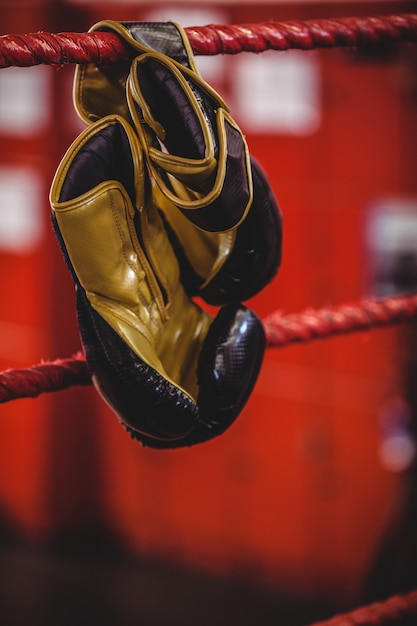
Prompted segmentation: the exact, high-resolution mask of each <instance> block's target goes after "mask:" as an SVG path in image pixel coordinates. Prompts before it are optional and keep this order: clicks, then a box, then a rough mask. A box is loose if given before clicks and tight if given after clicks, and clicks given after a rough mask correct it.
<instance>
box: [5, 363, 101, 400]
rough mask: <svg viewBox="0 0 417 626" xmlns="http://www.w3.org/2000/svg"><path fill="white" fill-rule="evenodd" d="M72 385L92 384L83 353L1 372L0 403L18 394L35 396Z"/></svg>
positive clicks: (28, 396) (23, 396)
mask: <svg viewBox="0 0 417 626" xmlns="http://www.w3.org/2000/svg"><path fill="white" fill-rule="evenodd" d="M73 385H91V378H90V375H89V373H88V370H87V365H86V362H85V359H84V356H83V355H82V354H81V353H78V354H76V355H74V356H73V357H72V358H68V359H57V360H56V361H49V362H43V363H40V364H39V365H35V366H33V367H28V368H26V369H10V370H6V371H4V372H1V373H0V403H4V402H9V401H10V400H17V399H18V398H36V397H37V396H39V395H40V394H41V393H47V392H50V391H61V390H62V389H67V388H68V387H72V386H73Z"/></svg>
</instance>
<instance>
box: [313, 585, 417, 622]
mask: <svg viewBox="0 0 417 626" xmlns="http://www.w3.org/2000/svg"><path fill="white" fill-rule="evenodd" d="M416 623H417V590H414V591H411V592H409V593H405V594H398V595H395V596H392V597H391V598H388V600H385V601H383V602H374V603H373V604H370V605H368V606H364V607H361V608H359V609H355V610H354V611H352V612H351V613H345V614H344V615H337V616H336V617H332V618H331V619H328V620H325V621H321V622H316V623H315V624H313V625H312V626H393V625H394V624H398V625H400V624H401V625H402V626H406V625H409V626H411V625H412V624H416Z"/></svg>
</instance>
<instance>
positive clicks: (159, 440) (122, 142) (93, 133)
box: [51, 115, 265, 447]
mask: <svg viewBox="0 0 417 626" xmlns="http://www.w3.org/2000/svg"><path fill="white" fill-rule="evenodd" d="M51 206H52V208H53V221H54V225H55V228H56V232H57V236H58V239H59V241H60V243H61V246H62V249H63V252H64V255H65V258H66V260H67V263H68V265H69V267H70V269H71V271H72V273H73V276H74V279H75V282H76V290H77V314H78V323H79V329H80V335H81V339H82V343H83V347H84V350H85V353H86V358H87V363H88V366H89V368H90V371H91V374H92V378H93V382H94V384H95V385H96V387H97V389H98V390H99V392H100V393H101V394H102V396H103V397H104V398H105V399H106V401H107V402H108V403H109V405H110V406H111V407H112V408H113V410H114V411H115V412H116V414H117V415H118V417H119V419H120V420H121V421H122V423H123V424H124V425H125V426H126V428H127V429H128V430H129V431H130V432H131V433H132V435H133V436H134V437H135V438H137V439H139V440H141V441H142V442H143V443H145V444H148V445H153V446H155V447H175V446H180V445H192V444H193V443H198V442H200V441H204V440H206V439H210V438H212V437H214V436H216V435H218V434H220V433H221V432H223V431H224V430H225V429H226V428H227V427H228V426H230V424H231V423H232V422H233V421H234V419H235V418H236V417H237V415H238V414H239V412H240V411H241V409H242V408H243V406H244V404H245V402H246V400H247V398H248V397H249V394H250V392H251V390H252V388H253V385H254V383H255V381H256V377H257V374H258V372H259V368H260V366H261V362H262V357H263V353H264V348H265V338H264V331H263V327H262V324H261V322H260V321H259V320H258V318H257V317H256V316H255V314H254V313H252V312H251V311H250V310H249V309H247V308H246V307H243V306H242V305H240V304H236V305H230V306H228V307H224V308H223V309H221V310H220V312H219V313H218V315H217V317H216V318H213V317H212V316H211V315H210V314H209V313H207V312H205V311H203V310H202V309H201V308H200V307H199V306H197V304H195V303H194V302H193V301H192V300H191V299H190V297H189V296H188V294H187V293H186V291H185V290H184V287H183V285H182V284H181V282H180V271H179V265H178V261H177V258H176V256H175V254H174V251H173V248H172V246H171V244H170V242H169V239H168V236H167V234H166V231H165V228H164V225H163V222H162V218H161V215H160V212H159V209H158V206H157V204H156V201H155V198H154V195H153V192H152V187H151V185H150V182H149V180H148V179H147V177H145V176H144V168H143V162H142V151H141V147H140V144H139V142H138V140H137V136H136V134H135V133H134V131H133V129H132V127H131V126H130V125H129V124H128V123H127V122H126V121H125V120H124V119H123V118H120V117H118V116H116V115H114V116H109V117H106V118H103V119H102V120H100V121H98V122H96V123H95V124H94V125H92V126H90V127H89V128H88V129H87V130H86V131H84V133H82V134H81V135H80V137H79V138H78V139H77V140H76V141H75V142H74V144H73V145H72V146H71V148H70V149H69V150H68V151H67V154H66V155H65V156H64V158H63V160H62V162H61V164H60V166H59V168H58V170H57V173H56V175H55V178H54V181H53V184H52V188H51Z"/></svg>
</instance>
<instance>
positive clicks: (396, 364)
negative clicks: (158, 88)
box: [0, 1, 417, 604]
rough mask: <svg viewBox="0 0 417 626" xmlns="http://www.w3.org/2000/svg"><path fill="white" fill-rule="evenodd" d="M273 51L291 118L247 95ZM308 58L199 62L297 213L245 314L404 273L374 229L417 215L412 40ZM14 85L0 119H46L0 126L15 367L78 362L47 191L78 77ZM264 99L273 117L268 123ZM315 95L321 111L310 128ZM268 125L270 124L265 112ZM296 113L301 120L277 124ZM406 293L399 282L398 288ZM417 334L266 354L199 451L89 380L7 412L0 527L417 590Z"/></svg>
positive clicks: (298, 577)
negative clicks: (130, 422) (158, 447)
mask: <svg viewBox="0 0 417 626" xmlns="http://www.w3.org/2000/svg"><path fill="white" fill-rule="evenodd" d="M23 4H25V7H24V10H23V9H22V7H23ZM20 5H22V7H21V6H20ZM416 6H417V5H416V3H415V2H361V3H356V2H326V3H321V4H319V3H317V4H316V3H314V2H305V3H303V2H301V3H298V2H287V3H262V2H261V3H256V4H254V3H253V4H252V3H232V2H230V3H226V2H225V3H221V4H219V3H214V4H210V3H203V2H201V3H199V4H198V9H196V7H195V6H194V7H193V9H192V10H190V8H189V5H188V3H182V4H181V3H179V4H178V5H173V4H168V3H146V2H142V3H140V7H139V6H135V5H134V4H133V3H125V4H124V3H123V2H121V3H117V4H116V3H115V4H114V5H112V4H105V3H104V4H103V3H98V2H93V1H92V2H90V3H87V2H81V1H78V2H72V3H70V2H67V3H66V2H52V1H51V2H34V1H33V2H31V3H21V2H19V1H16V2H14V3H8V4H7V3H0V15H1V28H2V31H3V33H25V32H34V31H37V30H46V31H47V30H50V31H52V32H60V31H80V32H82V31H85V30H87V29H88V28H89V27H90V26H92V24H94V23H95V22H96V21H98V20H100V19H106V18H111V19H116V20H150V19H161V20H162V19H176V21H179V22H180V23H183V25H185V26H186V25H191V24H192V23H193V22H192V21H191V22H190V20H193V19H194V20H205V21H204V22H202V21H199V22H198V24H197V22H195V21H194V24H195V25H203V23H209V21H216V18H217V17H218V16H220V18H221V19H222V20H223V21H225V22H228V23H231V24H233V23H235V24H238V23H245V22H258V21H262V20H267V19H274V20H287V19H309V18H319V17H332V16H346V15H376V14H383V13H385V14H387V13H394V12H395V13H397V12H415V10H416ZM199 9H201V12H200V13H199V12H198V11H199ZM204 11H206V13H204ZM177 15H178V17H176V16H177ZM212 17H213V19H212ZM185 20H188V23H184V21H185ZM271 54H273V55H274V57H273V58H274V61H273V63H274V64H275V63H276V67H277V68H278V66H279V59H278V57H279V56H280V55H281V56H283V55H284V54H285V62H284V65H285V63H286V65H285V67H284V66H282V67H283V69H282V72H284V73H281V74H277V76H278V78H277V83H273V82H271V83H270V84H269V85H268V84H266V86H265V85H264V87H265V93H266V94H268V88H270V90H271V98H275V97H276V98H277V99H278V98H281V100H280V101H279V103H278V100H277V109H276V118H275V119H274V110H273V107H271V106H269V107H267V106H266V105H265V106H264V108H262V107H263V105H262V102H259V98H256V95H255V94H254V93H252V95H251V88H250V85H251V84H252V81H255V84H256V85H257V88H259V89H260V88H261V87H260V86H259V84H258V82H257V81H258V78H259V75H258V72H261V73H262V72H263V73H264V74H265V76H268V75H269V74H268V72H274V71H275V70H274V69H273V67H272V65H271V63H270V59H271ZM291 54H292V55H293V56H291V55H289V54H287V53H278V52H274V53H268V57H266V56H265V59H266V58H268V61H262V59H261V56H262V55H258V56H257V57H256V59H257V61H256V62H257V63H259V65H257V66H253V65H252V61H249V62H248V59H249V57H250V55H248V54H247V53H243V54H241V55H236V56H235V57H218V58H217V59H216V61H215V62H214V65H213V64H212V66H209V65H207V67H206V66H205V65H202V71H203V73H204V71H206V72H208V74H207V76H208V77H209V78H208V80H209V82H211V84H212V85H213V86H214V87H215V88H217V89H218V90H219V91H220V92H221V93H222V94H223V95H224V97H225V98H226V100H227V101H228V102H229V103H230V106H231V111H232V114H233V115H234V117H235V118H236V119H237V120H238V121H239V122H240V123H241V126H242V128H243V130H244V132H245V133H246V135H247V139H248V143H249V147H250V150H251V152H252V153H253V155H254V156H255V157H256V158H257V159H258V160H259V161H260V163H261V164H262V165H263V167H264V168H265V170H266V171H267V173H268V176H269V178H270V181H271V184H272V186H273V188H274V190H275V193H276V196H277V199H278V201H279V204H280V206H281V209H282V212H283V215H284V225H285V230H284V249H283V264H282V268H281V271H280V273H279V275H278V276H277V278H276V279H275V280H274V281H273V283H272V284H271V285H270V286H268V287H267V288H266V289H265V290H264V291H263V292H262V293H261V294H260V295H259V296H257V297H256V298H254V299H253V300H252V301H250V303H249V304H250V306H251V307H252V308H253V309H254V310H255V311H257V312H258V314H259V315H260V316H261V317H265V316H266V315H268V314H269V313H271V312H273V311H276V310H280V311H282V312H283V313H291V312H298V311H300V310H303V309H306V308H308V307H315V308H316V307H317V308H319V307H322V306H325V305H328V304H341V303H344V302H348V301H352V300H359V299H360V298H362V297H367V296H375V295H381V291H380V290H379V289H380V286H381V285H380V275H379V274H378V272H379V270H381V271H388V273H389V272H390V271H391V270H390V268H388V270H386V268H385V266H384V267H382V266H381V267H379V265H378V264H379V263H380V258H379V257H376V256H375V255H376V253H375V246H376V247H378V246H382V247H383V245H384V237H383V236H382V239H378V237H379V235H378V234H375V232H376V231H375V230H374V231H371V230H370V224H371V219H372V218H374V219H377V220H378V216H381V215H382V216H384V215H385V213H384V210H385V208H386V207H387V205H389V207H391V208H392V207H393V208H392V210H391V208H390V213H389V215H390V217H391V218H392V219H393V220H394V222H393V223H396V222H395V219H396V212H397V213H398V214H402V213H401V212H402V211H403V208H404V206H406V207H407V211H408V212H409V213H410V215H411V221H412V220H413V219H414V216H417V177H416V172H415V163H416V157H417V124H416V120H417V80H416V76H417V73H416V66H417V48H416V46H415V45H408V46H407V45H401V46H392V47H384V48H381V47H380V48H378V49H374V48H370V49H369V50H363V51H360V52H358V51H353V50H346V49H344V50H343V49H338V50H328V51H314V52H309V53H307V52H299V53H295V56H294V54H293V53H291ZM303 55H305V57H304V60H302V59H301V57H302V56H303ZM294 59H295V61H294ZM202 63H204V61H202ZM297 64H298V65H297ZM280 67H281V66H280ZM204 68H205V69H204ZM285 68H286V69H285ZM288 68H290V70H288ZM277 71H280V70H278V69H277ZM285 71H287V72H288V71H290V76H291V79H290V80H289V79H288V76H287V78H285V76H286V74H285ZM28 72H34V73H35V72H38V73H37V74H36V76H37V77H38V78H37V81H35V82H36V84H35V83H34V84H33V85H32V87H30V86H29V87H28V85H27V84H26V83H25V79H23V78H22V81H20V80H19V78H20V77H23V75H24V73H25V75H26V74H27V73H28ZM3 73H5V76H6V74H7V77H8V79H9V80H7V79H6V78H3V76H1V75H0V118H1V117H2V116H1V113H2V111H3V110H4V111H6V112H5V114H4V115H5V117H4V118H3V119H4V120H7V119H8V118H7V110H6V109H7V107H8V106H9V107H10V105H9V104H8V100H9V99H10V100H11V101H12V102H14V103H15V105H13V106H16V108H15V109H14V110H12V117H13V116H14V118H18V117H19V116H20V115H21V116H22V118H24V119H26V118H27V116H28V115H29V118H28V119H29V122H28V123H27V125H26V126H25V125H24V124H23V122H22V124H23V125H22V127H19V126H18V124H15V123H10V124H8V123H7V122H5V121H3V123H1V122H0V146H1V149H0V176H3V178H1V180H0V183H1V181H6V180H8V179H9V180H11V181H14V180H16V181H21V183H19V182H16V183H14V189H16V185H17V186H18V191H19V193H20V195H18V196H17V197H16V198H15V197H13V198H11V199H10V193H13V192H8V193H9V195H7V194H6V195H4V194H3V196H2V195H1V184H0V200H1V201H2V202H6V201H9V200H10V203H11V206H15V204H16V206H18V207H19V211H20V210H21V212H19V211H17V213H16V214H18V215H19V217H18V218H16V219H18V220H21V221H20V223H19V222H16V224H15V225H13V224H14V223H13V224H11V225H9V226H7V228H9V230H10V233H11V234H10V238H9V240H7V238H6V236H5V237H4V238H3V239H4V240H3V239H2V238H1V237H0V276H1V286H2V287H1V288H2V307H1V312H0V367H1V369H2V370H3V369H6V368H16V367H26V366H28V365H31V364H35V363H38V362H39V361H40V360H41V359H54V358H56V357H64V356H70V355H71V354H74V353H75V352H77V351H78V349H79V347H80V343H79V339H78V333H77V328H76V322H75V309H74V297H73V285H72V281H71V278H70V276H69V274H68V272H67V270H66V267H65V265H64V262H63V260H62V259H61V256H60V252H59V250H58V247H57V245H56V242H55V239H54V236H53V234H52V230H51V228H50V225H49V203H48V193H49V186H50V183H51V180H52V177H53V174H54V171H55V168H56V167H57V165H58V162H59V160H60V159H61V157H62V155H63V153H64V151H65V149H66V148H67V147H68V145H69V144H70V142H71V141H72V139H74V138H75V136H76V135H77V134H78V132H80V131H81V129H82V127H83V126H82V123H81V122H80V121H79V120H78V119H77V118H76V116H75V113H74V111H73V105H72V96H71V88H72V74H73V67H71V66H66V67H62V68H57V67H47V68H44V67H43V68H30V69H27V68H25V69H22V68H10V69H6V70H2V71H1V74H3ZM13 73H14V75H15V76H17V74H16V73H20V74H19V75H18V77H17V78H13ZM279 76H281V77H283V78H282V81H283V85H284V87H283V89H284V88H285V89H287V91H286V92H285V93H283V92H282V91H281V89H280V83H279V80H280V79H279ZM14 80H15V81H17V82H13V81H14ZM245 80H246V81H247V84H246V86H245ZM305 80H308V81H310V82H308V89H307V91H306V87H305V84H304V90H303V81H305ZM1 81H2V82H1ZM297 81H299V82H298V83H297ZM21 84H22V85H23V86H21ZM39 85H41V86H42V90H41V91H40V88H39ZM248 85H249V88H248ZM20 89H21V91H19V90H20ZM28 89H29V90H30V89H33V93H30V91H29V92H28V91H27V90H28ZM300 89H301V91H297V90H300ZM45 94H46V96H45ZM266 97H268V96H266ZM41 98H45V100H44V104H42V106H41V108H39V106H38V107H37V111H38V112H37V113H36V111H35V112H34V109H36V106H35V105H36V104H38V105H39V99H41ZM242 98H246V100H245V101H242ZM251 98H253V107H255V106H257V107H259V112H258V113H256V111H258V109H256V108H254V113H253V116H254V119H252V120H251V119H250V116H251V110H252V109H251V100H250V99H251ZM297 98H298V100H297ZM303 98H304V99H303ZM25 99H26V106H25V102H24V101H25ZM300 99H301V100H300ZM300 101H301V102H303V103H304V105H305V107H306V108H305V110H301V111H298V113H297V111H295V109H294V108H293V107H294V106H296V104H297V102H298V104H299V103H300ZM42 102H43V100H42ZM28 105H29V107H28ZM31 105H32V106H31ZM22 107H23V108H22ZM28 108H29V109H31V110H32V113H30V111H29V113H28V112H27V109H28ZM38 109H39V110H38ZM9 114H10V113H9ZM30 114H32V115H33V121H30ZM263 114H264V115H265V116H266V117H265V120H263V121H262V120H261V121H262V123H261V121H260V119H259V118H258V119H256V115H263ZM284 114H285V115H288V120H287V125H285V124H284V122H282V123H281V122H280V118H279V116H280V115H284ZM25 116H26V117H25ZM16 171H17V173H18V178H16V179H14V178H13V175H14V174H15V173H16ZM19 176H20V177H21V178H19ZM4 198H6V200H5V199H4ZM13 203H14V204H13ZM22 203H23V204H25V203H27V204H26V205H25V206H24V208H22ZM32 203H33V206H35V205H36V206H38V205H39V206H40V211H39V217H38V218H37V220H38V221H37V222H36V224H35V225H34V226H33V227H32V226H31V227H30V228H29V227H27V228H26V226H25V227H24V228H23V225H24V224H25V223H26V222H25V220H26V219H31V218H30V217H28V216H30V214H31V211H32V210H34V208H33V206H32ZM410 207H411V209H410ZM1 210H2V207H1V208H0V211H1ZM375 216H376V217H375ZM32 217H33V216H32ZM416 219H417V217H416ZM1 223H2V222H0V230H1V228H2V226H1ZM372 223H373V222H372ZM378 223H379V222H378ZM412 223H413V222H412ZM4 228H6V227H4ZM22 228H23V230H24V231H25V232H26V230H27V231H28V232H27V234H26V239H25V238H24V236H23V235H22ZM4 232H5V231H4ZM7 232H8V231H7ZM378 232H379V231H378ZM410 236H411V235H410ZM415 243H417V241H416V242H415ZM415 250H416V251H417V246H416V247H415ZM398 254H399V255H400V256H401V249H399V252H398ZM389 280H391V279H389ZM397 287H398V290H400V286H398V285H396V283H395V279H394V278H393V279H392V281H391V284H390V287H389V288H390V289H391V290H393V292H396V289H397ZM378 290H379V291H378ZM415 333H416V331H415V328H414V326H413V324H410V325H408V326H404V327H402V326H401V327H396V328H392V329H389V330H388V329H385V330H378V331H372V332H369V333H366V334H364V333H360V334H355V335H351V336H347V337H343V338H335V339H328V340H325V341H320V342H315V343H312V344H308V345H299V346H292V347H287V348H284V349H279V350H278V349H270V350H268V352H267V354H266V358H265V362H264V365H263V368H262V372H261V375H260V378H259V380H258V383H257V385H256V388H255V391H254V393H253V395H252V397H251V398H250V401H249V402H248V405H247V407H246V408H245V410H244V411H243V413H242V415H241V416H240V418H239V419H238V421H237V422H236V424H235V425H234V426H233V428H231V429H230V431H228V432H227V433H226V434H224V435H223V436H222V437H220V438H218V439H217V440H214V441H212V442H210V443H207V444H204V445H201V446H197V447H195V448H192V449H185V450H176V451H162V452H161V451H155V450H149V449H145V448H142V447H141V446H140V445H139V444H138V443H137V442H134V441H132V440H131V439H130V438H129V436H128V435H127V434H126V433H125V432H124V430H123V428H122V427H121V426H120V425H119V424H118V422H117V420H116V418H115V416H114V415H113V414H112V413H111V412H110V411H109V409H108V408H107V407H106V406H105V405H104V403H103V402H102V400H101V399H100V398H99V397H98V396H97V394H96V392H95V390H94V389H93V388H92V387H88V388H72V389H70V390H66V391H62V392H59V393H56V394H50V395H44V396H41V397H39V398H37V399H35V400H19V401H16V402H12V403H8V404H6V405H3V406H2V408H1V415H0V420H1V422H0V425H1V430H0V517H1V518H2V519H3V521H4V526H5V527H11V528H13V529H15V530H16V532H19V533H22V534H23V535H24V536H27V537H32V538H36V537H42V538H45V537H46V538H48V537H54V536H59V535H62V534H71V533H77V532H80V531H81V532H84V530H86V531H89V532H92V533H101V532H106V533H110V534H111V535H112V536H115V537H117V538H118V540H120V541H121V542H122V543H123V544H124V545H126V546H127V547H128V549H129V550H132V551H135V552H137V553H139V554H144V555H148V556H157V557H161V558H164V559H167V560H168V561H170V562H172V563H174V564H183V565H184V564H185V565H190V566H192V567H195V568H199V569H202V570H206V571H211V572H215V573H219V574H222V575H228V576H229V575H230V576H234V575H236V576H243V577H244V578H246V579H247V580H250V581H256V582H257V583H262V584H265V585H271V586H272V587H273V588H277V589H279V590H281V591H284V592H285V591H288V592H289V593H291V594H294V595H298V596H300V597H316V598H329V597H332V598H333V599H334V600H337V601H339V602H340V603H341V604H342V603H350V602H352V603H354V602H356V601H358V600H359V599H360V598H361V597H363V594H364V593H365V592H366V590H367V589H368V588H369V586H372V585H378V584H379V585H386V586H387V588H390V589H391V588H392V589H394V590H395V589H397V588H401V585H407V584H410V581H415V580H416V578H415V570H413V567H415V562H414V565H413V562H412V558H411V556H410V555H412V554H415V547H414V548H413V545H414V546H415V541H416V537H415V531H414V528H415V524H414V522H415V521H416V520H415V515H416V514H415V511H414V509H415V503H414V500H415V499H416V497H417V496H416V491H415V489H416V468H415V460H414V457H413V453H414V446H415V439H414V434H415V419H416V410H417V406H416V404H415V398H414V393H413V390H414V387H415V380H416V379H415V376H414V373H415V372H414V369H415V364H414V360H415V350H414V346H415ZM413 342H414V343H413ZM396 437H397V439H395V438H396ZM394 439H395V441H394ZM391 444H392V445H391ZM396 444H398V445H397V446H396ZM413 542H414V544H413ZM413 550H414V552H413ZM379 588H381V587H379Z"/></svg>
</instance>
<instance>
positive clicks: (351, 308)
mask: <svg viewBox="0 0 417 626" xmlns="http://www.w3.org/2000/svg"><path fill="white" fill-rule="evenodd" d="M416 315H417V294H413V295H410V296H403V297H397V298H384V299H381V300H363V301H361V302H359V303H353V304H342V305H339V306H333V307H324V308H322V309H318V310H314V309H307V310H306V311H304V312H303V313H293V314H290V315H282V313H281V312H280V311H276V312H274V313H272V314H271V315H269V316H268V317H267V318H266V319H265V320H264V321H263V323H264V328H265V332H266V337H267V346H268V347H269V348H281V347H283V346H286V345H288V344H291V343H300V342H304V343H305V342H307V341H312V340H313V339H325V338H326V337H331V336H335V335H342V334H347V333H351V332H357V331H363V330H371V329H372V328H377V327H382V326H388V325H391V324H396V323H399V322H403V321H406V320H409V319H411V318H413V317H415V316H416Z"/></svg>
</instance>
